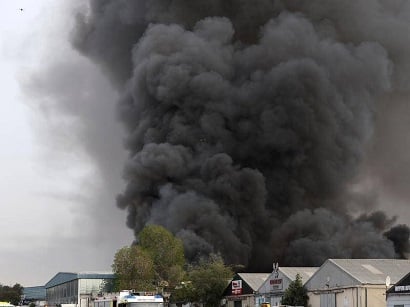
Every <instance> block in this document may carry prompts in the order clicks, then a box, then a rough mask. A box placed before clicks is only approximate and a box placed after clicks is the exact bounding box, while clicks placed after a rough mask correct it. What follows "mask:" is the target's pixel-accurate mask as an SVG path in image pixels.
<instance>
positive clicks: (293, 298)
mask: <svg viewBox="0 0 410 307" xmlns="http://www.w3.org/2000/svg"><path fill="white" fill-rule="evenodd" d="M308 299H309V297H308V295H307V289H306V288H305V287H304V286H303V283H302V277H301V276H300V275H299V274H296V279H295V280H294V281H292V282H291V283H290V284H289V287H288V288H287V289H286V290H285V293H284V295H283V298H282V305H291V306H305V307H306V306H307V302H308Z"/></svg>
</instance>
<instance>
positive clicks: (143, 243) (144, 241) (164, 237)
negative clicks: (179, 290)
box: [138, 225, 185, 286]
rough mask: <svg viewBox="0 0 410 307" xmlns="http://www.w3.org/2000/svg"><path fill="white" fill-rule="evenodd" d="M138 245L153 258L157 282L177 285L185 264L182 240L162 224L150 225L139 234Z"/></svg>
mask: <svg viewBox="0 0 410 307" xmlns="http://www.w3.org/2000/svg"><path fill="white" fill-rule="evenodd" d="M138 239H139V242H138V245H139V246H140V247H141V249H143V250H144V251H145V252H146V253H147V254H148V255H149V256H150V257H151V259H152V261H153V265H154V271H155V274H156V281H157V283H161V282H163V283H164V282H165V284H169V285H170V286H173V285H176V284H178V283H179V281H180V280H181V277H182V276H183V266H184V264H185V255H184V246H183V244H182V241H181V240H180V239H178V238H176V237H175V236H174V235H173V234H172V233H171V232H169V231H168V230H167V229H165V228H164V227H162V226H158V225H148V226H146V227H144V229H143V230H142V231H141V232H140V233H139V235H138Z"/></svg>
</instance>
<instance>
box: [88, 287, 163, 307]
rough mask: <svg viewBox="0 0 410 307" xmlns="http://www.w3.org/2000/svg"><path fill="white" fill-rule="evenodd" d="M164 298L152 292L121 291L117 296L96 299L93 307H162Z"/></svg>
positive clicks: (110, 295)
mask: <svg viewBox="0 0 410 307" xmlns="http://www.w3.org/2000/svg"><path fill="white" fill-rule="evenodd" d="M164 306H165V305H164V298H163V297H162V295H160V294H154V293H152V292H135V291H132V290H123V291H121V292H120V293H119V294H118V293H116V294H115V293H114V294H107V295H104V296H102V297H97V298H95V299H94V301H93V307H164Z"/></svg>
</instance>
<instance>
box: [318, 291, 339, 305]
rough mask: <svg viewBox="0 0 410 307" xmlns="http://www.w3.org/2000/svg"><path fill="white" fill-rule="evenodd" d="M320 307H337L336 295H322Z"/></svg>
mask: <svg viewBox="0 0 410 307" xmlns="http://www.w3.org/2000/svg"><path fill="white" fill-rule="evenodd" d="M320 307H336V294H335V293H324V294H321V295H320Z"/></svg>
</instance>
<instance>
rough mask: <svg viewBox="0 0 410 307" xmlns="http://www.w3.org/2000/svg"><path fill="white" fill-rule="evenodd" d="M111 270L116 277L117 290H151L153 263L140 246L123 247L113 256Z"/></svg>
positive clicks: (153, 274)
mask: <svg viewBox="0 0 410 307" xmlns="http://www.w3.org/2000/svg"><path fill="white" fill-rule="evenodd" d="M112 269H113V271H114V273H115V275H116V285H115V288H116V289H117V290H120V289H135V290H151V289H152V288H153V280H154V277H155V272H154V263H153V261H152V259H151V257H150V255H149V254H148V253H147V252H145V251H144V250H143V249H142V248H141V247H140V246H138V245H132V246H125V247H123V248H121V249H120V250H118V251H117V253H116V254H115V256H114V263H113V264H112Z"/></svg>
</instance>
